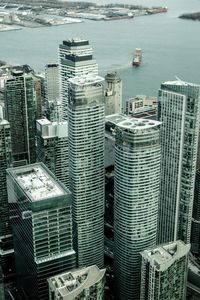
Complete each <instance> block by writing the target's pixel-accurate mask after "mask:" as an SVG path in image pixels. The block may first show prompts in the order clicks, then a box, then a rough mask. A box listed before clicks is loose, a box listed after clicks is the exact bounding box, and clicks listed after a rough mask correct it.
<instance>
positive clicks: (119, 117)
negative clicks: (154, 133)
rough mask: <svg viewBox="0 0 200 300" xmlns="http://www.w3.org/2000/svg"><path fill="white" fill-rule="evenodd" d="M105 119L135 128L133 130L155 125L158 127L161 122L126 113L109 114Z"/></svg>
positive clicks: (125, 126) (130, 128) (128, 127)
mask: <svg viewBox="0 0 200 300" xmlns="http://www.w3.org/2000/svg"><path fill="white" fill-rule="evenodd" d="M105 121H106V122H110V123H113V124H114V125H116V126H118V127H121V128H124V129H129V130H133V131H134V130H144V129H150V128H153V127H157V126H158V125H160V124H161V122H159V121H155V120H147V119H141V118H134V117H130V116H127V115H124V114H114V115H110V116H107V117H106V118H105Z"/></svg>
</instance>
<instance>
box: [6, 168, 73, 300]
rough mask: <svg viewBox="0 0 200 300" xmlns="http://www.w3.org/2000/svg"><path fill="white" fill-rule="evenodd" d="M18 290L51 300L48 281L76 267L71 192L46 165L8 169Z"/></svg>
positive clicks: (28, 295)
mask: <svg viewBox="0 0 200 300" xmlns="http://www.w3.org/2000/svg"><path fill="white" fill-rule="evenodd" d="M7 187H8V199H9V209H10V219H11V224H12V229H13V240H14V250H15V261H16V276H17V283H18V288H20V289H22V290H23V292H24V294H25V295H26V297H27V299H30V300H36V299H40V300H48V299H49V298H48V284H47V278H49V277H51V276H54V275H56V274H58V273H60V272H65V271H67V270H70V269H72V268H74V267H76V263H75V260H76V254H75V252H74V250H73V247H72V212H71V193H70V191H69V190H68V189H67V188H66V187H65V186H64V185H63V184H62V183H61V182H59V181H58V180H57V178H56V177H55V176H54V175H53V174H52V173H51V172H50V171H49V170H48V169H47V168H46V167H45V165H44V164H42V163H35V164H32V165H27V166H23V167H17V168H11V169H7Z"/></svg>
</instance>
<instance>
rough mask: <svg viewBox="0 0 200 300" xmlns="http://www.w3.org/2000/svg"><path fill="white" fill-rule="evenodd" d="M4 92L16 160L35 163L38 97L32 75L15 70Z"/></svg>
mask: <svg viewBox="0 0 200 300" xmlns="http://www.w3.org/2000/svg"><path fill="white" fill-rule="evenodd" d="M4 93H5V106H6V119H7V120H8V121H9V123H10V126H11V138H12V153H13V158H14V162H18V161H23V163H33V162H35V159H36V151H35V134H36V132H35V119H36V98H35V92H34V89H33V78H32V76H31V75H26V74H23V72H22V71H13V73H12V76H10V77H9V78H8V79H7V80H6V82H5V87H4Z"/></svg>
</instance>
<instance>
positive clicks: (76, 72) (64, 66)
mask: <svg viewBox="0 0 200 300" xmlns="http://www.w3.org/2000/svg"><path fill="white" fill-rule="evenodd" d="M58 58H59V67H60V92H61V109H62V111H61V114H62V116H61V118H62V120H67V107H68V79H69V78H72V77H74V76H80V75H84V74H89V73H93V74H94V75H97V74H98V65H97V63H96V60H95V59H94V58H93V50H92V48H91V46H90V45H89V41H88V40H84V39H77V38H76V39H68V40H65V41H63V43H62V44H60V45H59V53H58Z"/></svg>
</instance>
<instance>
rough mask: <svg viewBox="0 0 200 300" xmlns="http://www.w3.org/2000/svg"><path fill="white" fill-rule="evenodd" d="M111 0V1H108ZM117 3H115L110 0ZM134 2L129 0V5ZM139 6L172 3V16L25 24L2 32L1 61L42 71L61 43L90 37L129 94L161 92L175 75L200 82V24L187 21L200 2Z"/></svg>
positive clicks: (150, 1)
mask: <svg viewBox="0 0 200 300" xmlns="http://www.w3.org/2000/svg"><path fill="white" fill-rule="evenodd" d="M106 2H108V1H106ZM109 2H113V1H109ZM130 2H132V1H124V3H125V4H128V3H130ZM135 4H142V5H148V6H151V5H155V6H156V5H158V6H160V5H162V6H168V8H169V11H168V13H166V14H158V15H153V16H141V17H137V18H134V19H129V20H117V21H110V22H105V21H98V22H94V21H86V22H84V23H81V24H71V25H64V26H58V27H44V28H34V29H30V28H24V29H23V30H19V31H12V32H1V34H0V41H1V51H0V53H1V55H0V59H1V60H6V61H8V62H9V63H20V64H23V63H24V64H25V63H27V64H30V65H31V66H32V67H34V68H35V69H37V70H39V71H43V69H44V65H45V64H46V63H49V62H55V61H56V60H57V48H58V44H59V43H60V42H61V41H62V40H63V39H66V38H69V37H79V36H80V37H82V38H87V39H89V40H90V44H91V45H92V46H93V49H94V55H95V58H96V59H97V62H98V64H99V68H100V73H101V74H102V75H104V74H105V73H106V71H110V70H118V71H119V73H120V75H121V77H122V79H123V95H124V96H123V98H124V99H126V98H129V97H131V96H134V95H136V94H147V95H156V94H157V90H158V88H159V85H160V83H161V82H162V81H164V80H170V79H173V78H174V76H175V75H177V76H178V77H180V78H181V79H184V80H187V81H193V82H196V83H199V82H200V72H199V66H200V56H199V53H200V41H199V36H200V23H198V22H193V21H187V20H181V19H179V18H178V16H179V15H180V14H181V13H184V12H192V11H200V1H199V0H191V1H190V2H189V3H188V1H187V0H176V1H173V0H166V1H164V3H162V4H161V3H160V1H159V0H154V1H153V0H148V1H147V0H146V1H145V0H141V1H138V2H137V3H135ZM136 47H140V48H142V49H143V60H142V64H141V66H140V67H139V68H133V67H132V66H131V60H132V55H133V52H134V49H135V48H136Z"/></svg>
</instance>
